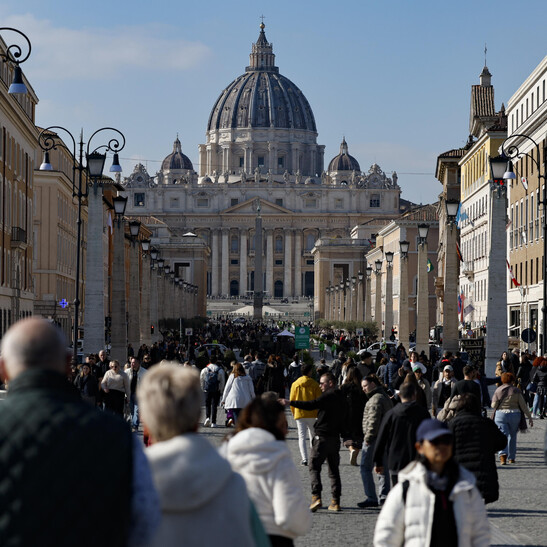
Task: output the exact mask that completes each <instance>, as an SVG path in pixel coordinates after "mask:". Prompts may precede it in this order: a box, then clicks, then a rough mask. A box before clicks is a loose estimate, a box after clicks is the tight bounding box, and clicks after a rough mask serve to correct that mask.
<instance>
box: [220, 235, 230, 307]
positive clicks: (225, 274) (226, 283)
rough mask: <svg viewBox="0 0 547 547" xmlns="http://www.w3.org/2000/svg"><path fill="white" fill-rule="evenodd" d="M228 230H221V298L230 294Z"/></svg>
mask: <svg viewBox="0 0 547 547" xmlns="http://www.w3.org/2000/svg"><path fill="white" fill-rule="evenodd" d="M229 236H230V230H229V229H228V228H222V267H221V286H222V296H228V295H229V294H230V248H229V246H228V244H229V241H228V238H229Z"/></svg>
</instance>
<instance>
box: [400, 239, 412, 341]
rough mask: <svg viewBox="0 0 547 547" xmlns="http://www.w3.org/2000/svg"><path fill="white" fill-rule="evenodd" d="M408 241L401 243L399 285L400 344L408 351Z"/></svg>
mask: <svg viewBox="0 0 547 547" xmlns="http://www.w3.org/2000/svg"><path fill="white" fill-rule="evenodd" d="M409 248H410V243H409V242H408V241H400V242H399V251H400V253H401V260H400V264H401V276H400V285H399V342H400V343H401V344H403V345H404V346H405V348H406V349H407V350H408V343H409V339H410V328H409V326H408V249H409Z"/></svg>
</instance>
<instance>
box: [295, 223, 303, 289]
mask: <svg viewBox="0 0 547 547" xmlns="http://www.w3.org/2000/svg"><path fill="white" fill-rule="evenodd" d="M294 294H295V296H302V232H301V231H300V230H297V231H295V233H294Z"/></svg>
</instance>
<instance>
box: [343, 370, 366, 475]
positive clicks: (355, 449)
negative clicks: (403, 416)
mask: <svg viewBox="0 0 547 547" xmlns="http://www.w3.org/2000/svg"><path fill="white" fill-rule="evenodd" d="M361 379H362V376H361V373H360V372H359V369H358V368H357V367H350V369H349V370H348V373H347V375H346V381H345V382H344V383H343V384H342V385H341V386H340V391H341V392H342V394H343V395H344V397H345V399H346V403H347V409H348V415H347V419H346V420H345V423H344V430H343V431H342V441H343V443H344V446H345V447H346V448H347V449H348V450H349V452H350V465H357V456H358V454H359V451H360V450H361V448H363V438H364V436H363V411H364V410H365V404H366V402H367V399H366V397H365V394H364V393H363V390H362V388H361Z"/></svg>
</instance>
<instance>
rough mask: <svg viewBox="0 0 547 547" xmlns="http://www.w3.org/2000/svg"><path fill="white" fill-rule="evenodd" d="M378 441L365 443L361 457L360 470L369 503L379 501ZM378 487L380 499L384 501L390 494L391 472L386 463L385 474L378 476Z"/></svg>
mask: <svg viewBox="0 0 547 547" xmlns="http://www.w3.org/2000/svg"><path fill="white" fill-rule="evenodd" d="M375 445H376V441H375V440H374V441H372V442H371V443H370V444H366V443H363V454H362V456H361V465H360V466H359V470H360V471H361V480H362V481H363V488H364V489H365V496H366V499H367V500H369V501H376V502H377V501H378V496H377V495H376V484H375V483H374V476H373V474H372V473H373V472H374V460H373V456H374V446H375ZM378 485H379V487H380V499H381V500H383V499H385V498H386V497H387V495H388V492H389V470H388V468H387V465H385V462H384V473H383V474H382V475H378Z"/></svg>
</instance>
